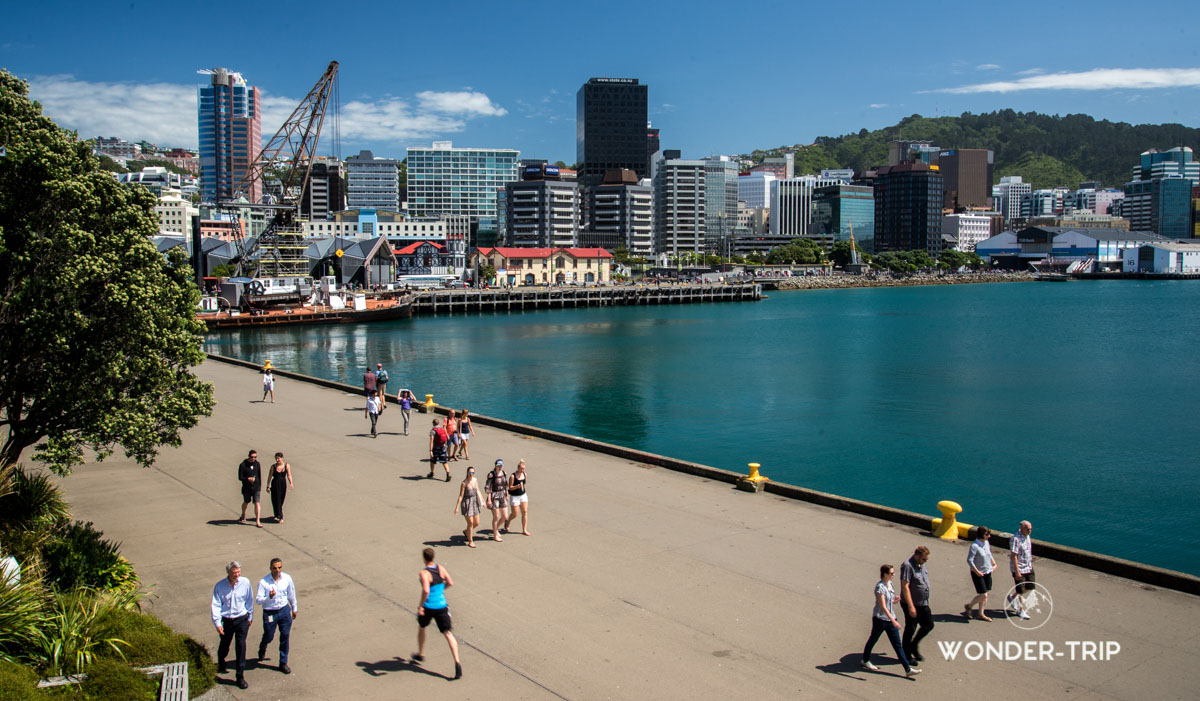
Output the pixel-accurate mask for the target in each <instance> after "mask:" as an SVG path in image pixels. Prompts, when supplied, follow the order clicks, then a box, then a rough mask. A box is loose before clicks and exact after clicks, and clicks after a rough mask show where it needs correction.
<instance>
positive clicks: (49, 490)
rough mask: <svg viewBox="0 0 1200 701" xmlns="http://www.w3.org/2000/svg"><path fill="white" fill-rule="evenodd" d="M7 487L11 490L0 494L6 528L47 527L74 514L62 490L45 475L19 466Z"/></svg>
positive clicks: (1, 516) (0, 517)
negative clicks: (29, 471)
mask: <svg viewBox="0 0 1200 701" xmlns="http://www.w3.org/2000/svg"><path fill="white" fill-rule="evenodd" d="M8 487H9V488H10V489H11V491H10V492H9V493H8V494H5V495H4V496H0V524H3V525H4V526H5V528H22V529H25V530H37V529H39V528H48V527H49V526H51V525H52V524H54V523H56V522H58V521H62V520H65V519H67V518H69V517H70V515H71V509H70V507H69V506H68V505H67V500H66V499H63V496H62V491H61V490H60V489H59V488H58V485H56V484H54V482H52V481H50V478H49V477H47V476H46V475H43V474H32V475H31V474H29V473H28V472H26V471H25V469H24V468H22V467H17V468H16V469H14V470H13V471H12V478H11V481H10V482H9V484H8Z"/></svg>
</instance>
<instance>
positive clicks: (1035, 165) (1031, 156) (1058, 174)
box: [996, 153, 1136, 190]
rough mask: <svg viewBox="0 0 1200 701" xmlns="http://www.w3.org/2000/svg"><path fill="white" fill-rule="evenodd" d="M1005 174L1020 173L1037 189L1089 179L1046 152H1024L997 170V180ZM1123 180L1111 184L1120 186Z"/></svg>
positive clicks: (1072, 183)
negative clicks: (1011, 162) (1012, 161)
mask: <svg viewBox="0 0 1200 701" xmlns="http://www.w3.org/2000/svg"><path fill="white" fill-rule="evenodd" d="M1134 162H1136V161H1131V162H1130V163H1131V164H1132V163H1134ZM1130 167H1132V165H1131V166H1130ZM1127 170H1128V169H1127ZM1004 175H1020V176H1021V178H1022V179H1023V180H1024V181H1025V182H1027V183H1029V184H1030V185H1032V186H1033V189H1035V190H1040V189H1049V188H1053V187H1059V186H1065V187H1072V188H1073V187H1077V186H1078V185H1079V183H1081V182H1083V181H1085V180H1088V177H1087V176H1086V175H1084V174H1083V173H1082V172H1080V171H1079V169H1078V168H1076V167H1075V166H1072V165H1068V164H1066V163H1063V162H1062V161H1061V160H1059V159H1057V158H1055V157H1054V156H1048V155H1046V154H1044V153H1026V154H1024V155H1023V156H1021V157H1020V158H1018V159H1017V161H1016V162H1015V163H1013V164H1012V165H1006V166H1005V167H1004V170H1003V171H1001V172H997V173H996V182H1000V178H1001V176H1004ZM1123 182H1124V181H1121V183H1111V184H1113V185H1116V186H1118V187H1119V186H1120V185H1121V184H1122V183H1123Z"/></svg>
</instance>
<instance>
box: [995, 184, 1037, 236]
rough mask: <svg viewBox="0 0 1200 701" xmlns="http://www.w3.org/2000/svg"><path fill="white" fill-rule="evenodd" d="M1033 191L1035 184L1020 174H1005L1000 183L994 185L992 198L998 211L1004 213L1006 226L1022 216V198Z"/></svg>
mask: <svg viewBox="0 0 1200 701" xmlns="http://www.w3.org/2000/svg"><path fill="white" fill-rule="evenodd" d="M1031 192H1033V186H1032V185H1030V184H1029V183H1027V182H1023V181H1022V180H1021V176H1019V175H1005V176H1004V177H1002V178H1000V184H999V185H994V186H993V187H992V199H993V200H994V204H995V207H996V211H998V212H1000V213H1001V214H1003V215H1004V223H1005V226H1012V222H1013V221H1015V220H1017V219H1020V218H1021V200H1022V198H1023V197H1024V196H1025V195H1028V194H1029V193H1031Z"/></svg>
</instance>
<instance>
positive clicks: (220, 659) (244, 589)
mask: <svg viewBox="0 0 1200 701" xmlns="http://www.w3.org/2000/svg"><path fill="white" fill-rule="evenodd" d="M253 620H254V591H253V590H252V589H251V588H250V581H249V580H247V579H243V578H242V566H241V564H240V563H238V561H237V560H234V561H233V562H230V563H229V564H228V565H226V566H225V579H222V580H221V581H219V582H217V584H216V586H214V587H213V595H212V621H213V626H215V627H216V629H217V634H218V635H220V636H221V644H220V645H219V646H218V647H217V673H219V674H225V673H226V672H228V671H229V670H228V668H226V666H225V658H226V657H227V656H228V655H229V642H230V641H231V640H232V641H234V654H235V655H236V656H237V679H236V682H237V685H238V688H241V689H246V688H249V686H250V685H249V684H247V683H246V634H247V633H248V632H249V631H250V623H251V621H253Z"/></svg>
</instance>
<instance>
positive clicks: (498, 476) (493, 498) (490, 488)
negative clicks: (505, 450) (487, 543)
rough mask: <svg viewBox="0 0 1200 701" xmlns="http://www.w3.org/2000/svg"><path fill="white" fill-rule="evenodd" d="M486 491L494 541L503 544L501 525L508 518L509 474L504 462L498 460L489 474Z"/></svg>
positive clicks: (485, 486)
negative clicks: (490, 511) (505, 470)
mask: <svg viewBox="0 0 1200 701" xmlns="http://www.w3.org/2000/svg"><path fill="white" fill-rule="evenodd" d="M484 489H486V490H487V508H489V509H491V510H492V540H494V541H496V542H498V543H501V542H504V539H503V538H501V537H500V525H501V524H505V523H507V520H506V518H507V517H508V474H507V473H505V472H504V461H503V460H497V461H496V466H495V467H493V468H492V471H491V472H489V473H488V474H487V480H486V481H485V485H484Z"/></svg>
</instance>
